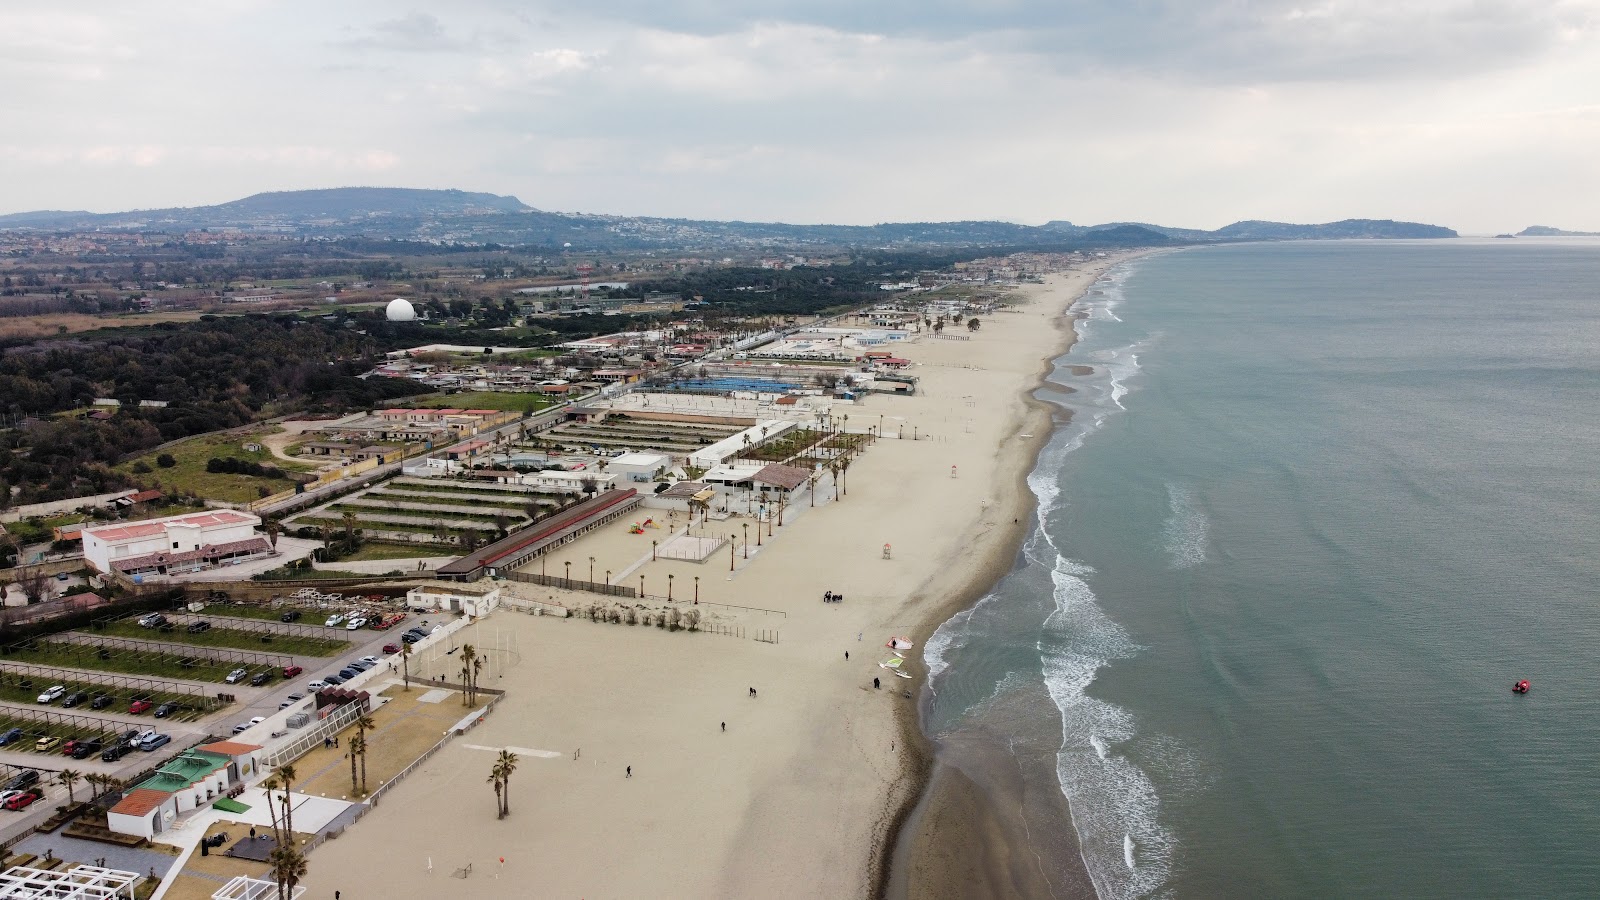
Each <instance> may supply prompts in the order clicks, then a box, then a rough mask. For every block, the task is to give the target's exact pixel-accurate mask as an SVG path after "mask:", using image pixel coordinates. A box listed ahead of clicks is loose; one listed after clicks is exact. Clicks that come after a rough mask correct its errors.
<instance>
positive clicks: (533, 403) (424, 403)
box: [407, 391, 562, 412]
mask: <svg viewBox="0 0 1600 900" xmlns="http://www.w3.org/2000/svg"><path fill="white" fill-rule="evenodd" d="M407 402H408V403H409V404H410V405H411V406H412V407H413V408H415V409H509V410H516V411H518V412H538V411H539V410H541V409H548V408H549V407H552V406H555V405H556V404H557V403H560V402H562V401H560V400H555V399H553V398H550V397H546V396H545V395H543V394H534V393H512V392H509V391H463V392H461V393H459V394H430V395H428V396H426V397H420V398H418V399H416V400H410V401H407Z"/></svg>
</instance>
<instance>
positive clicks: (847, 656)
mask: <svg viewBox="0 0 1600 900" xmlns="http://www.w3.org/2000/svg"><path fill="white" fill-rule="evenodd" d="M844 661H845V662H849V661H850V651H849V650H846V651H845V652H844Z"/></svg>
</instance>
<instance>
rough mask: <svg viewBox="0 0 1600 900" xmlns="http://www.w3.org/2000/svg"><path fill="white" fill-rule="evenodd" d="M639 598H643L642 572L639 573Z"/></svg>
mask: <svg viewBox="0 0 1600 900" xmlns="http://www.w3.org/2000/svg"><path fill="white" fill-rule="evenodd" d="M639 599H641V600H642V599H644V573H643V572H640V573H639Z"/></svg>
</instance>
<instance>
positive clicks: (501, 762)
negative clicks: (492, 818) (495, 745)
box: [495, 748, 517, 819]
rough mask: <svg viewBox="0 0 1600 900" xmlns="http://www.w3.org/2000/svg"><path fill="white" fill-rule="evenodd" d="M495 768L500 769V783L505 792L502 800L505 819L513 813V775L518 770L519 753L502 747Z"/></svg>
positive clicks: (501, 809)
mask: <svg viewBox="0 0 1600 900" xmlns="http://www.w3.org/2000/svg"><path fill="white" fill-rule="evenodd" d="M495 768H497V769H498V770H499V771H500V784H501V787H502V789H503V790H504V792H505V793H504V794H503V795H502V797H501V800H500V817H501V818H502V819H503V818H505V817H506V816H509V815H511V775H512V773H514V772H516V771H517V755H516V754H515V753H512V752H511V751H510V750H506V749H504V748H502V749H501V750H500V756H499V758H498V759H497V760H496V761H495Z"/></svg>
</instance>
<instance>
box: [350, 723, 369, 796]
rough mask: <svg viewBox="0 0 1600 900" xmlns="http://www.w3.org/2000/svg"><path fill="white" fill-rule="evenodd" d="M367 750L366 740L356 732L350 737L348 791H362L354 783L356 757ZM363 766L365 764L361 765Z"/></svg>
mask: <svg viewBox="0 0 1600 900" xmlns="http://www.w3.org/2000/svg"><path fill="white" fill-rule="evenodd" d="M366 750H367V740H366V738H365V737H364V736H362V735H360V734H358V735H356V736H355V737H353V738H351V739H350V793H352V794H356V793H363V792H364V791H363V789H362V788H361V786H360V785H359V784H357V783H356V757H358V756H360V755H361V754H362V753H365V752H366ZM363 768H365V766H363Z"/></svg>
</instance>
